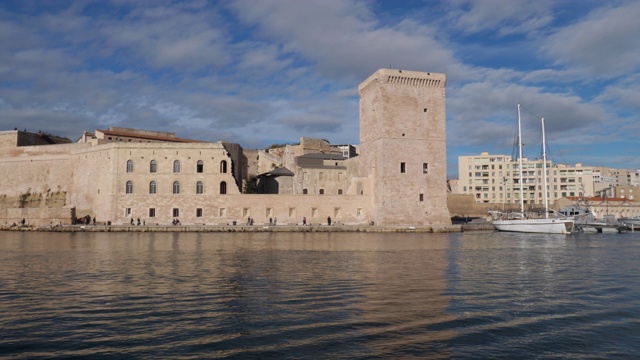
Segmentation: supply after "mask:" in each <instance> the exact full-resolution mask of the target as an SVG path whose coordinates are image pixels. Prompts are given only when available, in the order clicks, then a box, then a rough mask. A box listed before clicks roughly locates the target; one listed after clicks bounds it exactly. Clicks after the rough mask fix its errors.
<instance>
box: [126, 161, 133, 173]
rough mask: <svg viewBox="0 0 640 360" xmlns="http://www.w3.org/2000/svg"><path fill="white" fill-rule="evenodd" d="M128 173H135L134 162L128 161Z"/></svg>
mask: <svg viewBox="0 0 640 360" xmlns="http://www.w3.org/2000/svg"><path fill="white" fill-rule="evenodd" d="M127 172H128V173H131V172H133V160H127Z"/></svg>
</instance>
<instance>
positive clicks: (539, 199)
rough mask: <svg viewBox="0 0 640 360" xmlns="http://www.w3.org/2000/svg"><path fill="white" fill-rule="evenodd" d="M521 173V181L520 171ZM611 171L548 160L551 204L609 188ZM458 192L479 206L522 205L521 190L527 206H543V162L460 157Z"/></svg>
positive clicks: (509, 157) (497, 157) (482, 155)
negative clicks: (520, 162)
mask: <svg viewBox="0 0 640 360" xmlns="http://www.w3.org/2000/svg"><path fill="white" fill-rule="evenodd" d="M521 170H522V182H521V181H520V172H521ZM607 170H609V169H605V168H602V167H594V166H582V164H576V165H575V166H571V165H564V164H553V163H552V162H551V161H549V160H548V159H547V188H548V190H549V191H548V196H549V202H550V203H552V202H554V201H555V200H558V199H560V198H562V197H565V196H594V194H595V193H596V192H597V191H600V190H602V189H603V188H607V187H608V186H610V184H609V183H606V182H603V181H602V177H603V173H604V174H608V171H607ZM458 176H459V181H458V192H459V193H461V194H471V195H473V196H474V198H475V201H476V202H477V203H489V204H501V203H506V204H515V203H520V193H521V191H520V189H521V188H522V197H523V200H524V203H525V204H541V205H542V204H544V191H543V185H544V177H543V160H542V159H535V160H530V159H527V158H523V159H522V169H520V164H519V161H518V160H517V159H513V158H512V157H511V156H510V155H491V154H489V153H488V152H483V153H481V154H480V155H471V156H459V157H458Z"/></svg>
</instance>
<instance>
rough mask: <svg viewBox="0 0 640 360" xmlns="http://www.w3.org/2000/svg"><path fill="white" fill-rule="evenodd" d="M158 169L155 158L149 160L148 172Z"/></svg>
mask: <svg viewBox="0 0 640 360" xmlns="http://www.w3.org/2000/svg"><path fill="white" fill-rule="evenodd" d="M156 171H158V163H157V162H156V161H155V160H151V162H150V163H149V172H152V173H154V172H156Z"/></svg>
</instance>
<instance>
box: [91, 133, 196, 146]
mask: <svg viewBox="0 0 640 360" xmlns="http://www.w3.org/2000/svg"><path fill="white" fill-rule="evenodd" d="M96 131H100V132H101V133H103V134H105V135H110V136H121V137H129V138H135V139H145V140H155V141H166V142H183V143H199V142H207V141H200V140H191V139H182V138H177V137H175V136H159V135H148V134H140V133H135V132H126V131H111V130H96Z"/></svg>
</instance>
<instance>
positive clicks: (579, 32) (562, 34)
mask: <svg viewBox="0 0 640 360" xmlns="http://www.w3.org/2000/svg"><path fill="white" fill-rule="evenodd" d="M602 4H603V8H601V9H596V10H594V11H592V12H591V13H590V14H589V15H588V16H587V17H586V18H585V19H582V20H580V21H578V22H576V23H575V24H572V25H568V26H566V27H564V28H562V29H560V30H559V31H557V32H556V33H555V34H554V35H553V36H551V37H550V38H549V39H548V41H547V43H546V45H545V46H544V50H545V51H546V52H547V53H548V54H549V56H551V57H552V58H553V59H554V60H555V61H556V62H557V63H558V64H560V65H563V66H566V67H575V68H577V69H579V70H581V71H582V72H584V73H586V74H588V75H590V76H594V77H597V78H609V77H616V76H620V75H624V74H628V73H629V72H635V71H638V69H639V68H640V37H639V36H638V34H639V33H640V21H638V19H639V18H640V2H638V1H631V2H628V3H625V4H623V5H621V6H616V7H614V5H616V3H613V2H604V3H602Z"/></svg>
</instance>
